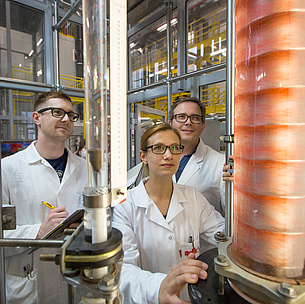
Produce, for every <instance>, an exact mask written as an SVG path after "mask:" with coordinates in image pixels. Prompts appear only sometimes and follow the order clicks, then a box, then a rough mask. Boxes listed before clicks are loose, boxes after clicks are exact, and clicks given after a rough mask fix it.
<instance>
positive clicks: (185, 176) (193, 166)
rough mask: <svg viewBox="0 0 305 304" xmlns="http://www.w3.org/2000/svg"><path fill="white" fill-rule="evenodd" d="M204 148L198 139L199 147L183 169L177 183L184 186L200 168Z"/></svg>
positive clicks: (204, 152)
mask: <svg viewBox="0 0 305 304" xmlns="http://www.w3.org/2000/svg"><path fill="white" fill-rule="evenodd" d="M205 150H206V147H205V145H204V144H203V142H202V139H200V142H199V145H198V147H197V150H196V152H195V153H194V154H193V155H192V157H191V158H190V160H189V161H188V163H187V165H186V167H185V168H184V170H183V172H182V174H181V176H180V178H179V180H178V183H179V184H181V185H185V184H186V183H187V182H188V181H189V180H190V179H191V178H192V176H194V175H195V174H196V173H197V172H198V171H199V170H200V169H201V167H202V164H203V160H204V156H205V154H206V151H205Z"/></svg>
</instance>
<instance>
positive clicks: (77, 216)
mask: <svg viewBox="0 0 305 304" xmlns="http://www.w3.org/2000/svg"><path fill="white" fill-rule="evenodd" d="M84 213H85V210H84V209H82V208H79V209H76V210H75V211H74V212H73V213H71V214H70V215H69V216H68V217H67V218H65V219H64V220H63V221H61V222H60V223H59V224H58V225H57V226H56V227H54V228H53V229H52V230H51V231H50V232H48V233H47V234H46V235H45V236H44V237H43V238H41V239H42V240H54V239H56V238H57V237H59V236H60V235H61V234H62V233H63V232H64V230H65V229H66V228H68V227H69V226H70V225H71V224H73V223H76V222H81V221H80V220H81V218H82V217H83V216H84ZM39 248H40V247H34V248H33V249H31V250H30V252H29V253H28V254H31V253H33V252H34V251H35V250H37V249H39Z"/></svg>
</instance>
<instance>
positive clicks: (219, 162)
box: [173, 139, 225, 215]
mask: <svg viewBox="0 0 305 304" xmlns="http://www.w3.org/2000/svg"><path fill="white" fill-rule="evenodd" d="M224 163H225V156H224V154H221V153H219V152H217V151H215V150H214V149H212V148H211V147H209V146H207V145H205V144H204V143H203V141H202V139H200V142H199V144H198V147H197V150H196V152H195V153H194V154H193V155H192V156H191V158H190V160H189V161H188V163H187V165H186V166H185V168H184V170H183V171H182V174H181V176H180V178H179V180H178V182H177V183H178V184H180V185H189V186H192V187H195V188H196V189H197V190H198V191H199V192H200V193H201V194H203V196H204V197H205V198H206V199H207V200H208V202H209V203H210V204H211V205H213V206H214V208H215V209H216V210H217V211H219V212H220V213H221V214H222V215H223V214H224V210H225V182H224V181H223V180H222V169H223V165H224ZM173 179H174V181H175V182H176V177H175V176H173Z"/></svg>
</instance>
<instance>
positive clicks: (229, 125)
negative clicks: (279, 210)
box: [225, 0, 236, 236]
mask: <svg viewBox="0 0 305 304" xmlns="http://www.w3.org/2000/svg"><path fill="white" fill-rule="evenodd" d="M235 3H236V2H235V0H228V1H227V71H226V75H227V82H226V134H227V135H232V134H234V81H235V5H236V4H235ZM232 154H233V143H226V163H227V162H228V156H229V155H232ZM225 218H226V229H225V233H226V235H227V236H232V232H233V183H232V182H226V208H225Z"/></svg>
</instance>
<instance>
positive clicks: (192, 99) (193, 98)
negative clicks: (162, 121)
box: [169, 97, 206, 123]
mask: <svg viewBox="0 0 305 304" xmlns="http://www.w3.org/2000/svg"><path fill="white" fill-rule="evenodd" d="M183 102H194V103H196V104H198V106H199V108H200V110H201V115H202V122H203V123H204V122H205V114H206V109H205V106H204V104H203V102H202V101H200V100H199V99H198V98H195V97H183V98H180V99H178V100H177V101H175V102H174V103H173V105H172V107H171V109H170V111H169V120H173V119H174V113H175V109H176V107H177V106H178V105H179V104H181V103H183Z"/></svg>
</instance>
